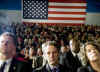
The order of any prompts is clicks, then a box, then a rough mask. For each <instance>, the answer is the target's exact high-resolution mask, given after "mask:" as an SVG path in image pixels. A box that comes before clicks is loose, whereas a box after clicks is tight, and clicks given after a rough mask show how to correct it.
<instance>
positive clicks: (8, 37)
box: [0, 35, 12, 40]
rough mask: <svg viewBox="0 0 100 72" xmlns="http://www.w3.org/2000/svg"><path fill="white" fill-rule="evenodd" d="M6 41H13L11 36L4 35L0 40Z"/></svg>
mask: <svg viewBox="0 0 100 72" xmlns="http://www.w3.org/2000/svg"><path fill="white" fill-rule="evenodd" d="M6 39H10V40H11V39H12V37H11V36H7V35H2V36H0V40H6Z"/></svg>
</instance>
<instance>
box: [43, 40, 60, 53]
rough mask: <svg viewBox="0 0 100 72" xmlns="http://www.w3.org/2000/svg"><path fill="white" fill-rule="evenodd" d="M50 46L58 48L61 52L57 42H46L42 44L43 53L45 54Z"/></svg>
mask: <svg viewBox="0 0 100 72" xmlns="http://www.w3.org/2000/svg"><path fill="white" fill-rule="evenodd" d="M50 45H52V46H54V47H55V48H57V50H58V52H59V48H58V45H57V43H56V42H55V41H47V42H45V43H43V44H42V51H43V53H44V52H45V50H46V48H47V46H50Z"/></svg>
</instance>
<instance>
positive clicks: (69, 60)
mask: <svg viewBox="0 0 100 72" xmlns="http://www.w3.org/2000/svg"><path fill="white" fill-rule="evenodd" d="M60 64H62V65H64V66H65V67H68V68H69V69H71V72H77V68H79V67H81V63H80V61H79V59H76V58H75V57H74V56H73V54H72V53H71V51H69V52H67V53H64V54H61V55H60Z"/></svg>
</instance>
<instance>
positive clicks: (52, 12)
mask: <svg viewBox="0 0 100 72" xmlns="http://www.w3.org/2000/svg"><path fill="white" fill-rule="evenodd" d="M48 14H77V15H86V12H56V11H49V12H48Z"/></svg>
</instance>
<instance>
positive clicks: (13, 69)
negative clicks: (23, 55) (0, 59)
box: [9, 59, 17, 72]
mask: <svg viewBox="0 0 100 72" xmlns="http://www.w3.org/2000/svg"><path fill="white" fill-rule="evenodd" d="M16 64H17V60H16V59H13V60H12V61H11V65H10V68H9V72H16V69H17V65H16Z"/></svg>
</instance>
